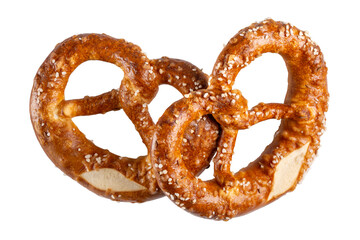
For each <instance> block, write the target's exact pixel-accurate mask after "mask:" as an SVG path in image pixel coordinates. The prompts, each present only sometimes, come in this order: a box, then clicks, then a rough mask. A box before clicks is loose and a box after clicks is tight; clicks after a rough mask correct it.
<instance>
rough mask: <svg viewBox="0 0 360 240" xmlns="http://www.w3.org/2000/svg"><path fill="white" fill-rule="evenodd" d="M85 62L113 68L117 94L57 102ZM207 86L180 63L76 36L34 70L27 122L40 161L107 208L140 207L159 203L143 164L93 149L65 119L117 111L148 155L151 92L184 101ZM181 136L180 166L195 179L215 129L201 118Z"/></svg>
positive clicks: (144, 159)
mask: <svg viewBox="0 0 360 240" xmlns="http://www.w3.org/2000/svg"><path fill="white" fill-rule="evenodd" d="M88 60H102V61H105V62H109V63H113V64H115V65H116V66H118V67H120V68H121V69H122V70H123V72H124V79H123V81H122V84H121V88H120V90H115V89H114V90H112V91H110V92H107V93H104V94H101V95H98V96H92V97H84V98H83V99H73V100H65V99H64V90H65V87H66V84H67V81H68V78H69V76H70V74H71V73H72V72H73V71H74V70H75V68H76V67H77V66H79V65H80V64H81V63H83V62H85V61H88ZM207 81H208V76H207V75H206V74H204V73H202V71H201V70H200V69H198V68H197V67H195V66H194V65H192V64H190V63H188V62H185V61H182V60H177V59H170V58H165V57H164V58H161V59H156V60H149V59H148V58H147V57H146V56H145V54H144V53H142V52H141V49H140V48H139V47H138V46H136V45H134V44H131V43H128V42H126V41H125V40H119V39H115V38H112V37H110V36H107V35H98V34H82V35H77V36H73V37H71V38H69V39H67V40H65V41H64V42H62V43H60V44H58V45H57V46H56V47H55V49H54V50H53V52H52V53H50V55H49V56H48V57H47V59H46V60H45V61H44V63H43V64H42V65H41V67H40V69H39V70H38V73H37V74H36V77H35V80H34V86H33V89H32V93H31V101H30V114H31V121H32V124H33V127H34V130H35V133H36V136H37V138H38V140H39V142H40V144H41V146H42V148H43V149H44V151H45V153H46V154H47V155H48V157H49V158H50V159H51V160H52V161H53V163H54V164H55V165H56V166H57V167H58V168H60V169H61V170H62V171H63V172H64V173H66V174H67V175H68V176H70V177H71V178H73V179H74V180H76V181H78V182H79V183H80V184H82V185H83V186H85V187H86V188H88V189H89V190H91V191H93V192H95V193H97V194H99V195H101V196H104V197H107V198H110V199H112V200H116V201H131V202H143V201H146V200H151V199H154V198H157V197H160V196H162V192H161V191H159V188H158V186H157V183H156V179H155V176H154V172H153V168H152V165H151V161H150V158H149V157H148V156H140V157H138V158H136V159H132V158H127V157H119V156H117V155H116V154H113V153H111V152H110V151H108V150H106V149H102V148H100V147H98V146H96V145H95V144H94V143H93V142H92V141H90V140H88V139H87V138H86V137H85V135H84V134H83V133H82V132H81V131H80V130H79V129H78V127H77V126H76V125H75V124H74V123H73V121H72V120H71V118H72V117H76V116H89V115H94V114H98V113H106V112H108V111H112V110H120V109H123V110H124V111H125V113H126V114H127V115H128V116H129V118H130V119H131V121H132V122H133V123H134V125H135V127H136V129H137V131H138V132H139V133H140V136H141V138H142V140H143V142H144V143H145V145H146V147H147V149H148V150H149V149H150V143H151V136H152V134H153V131H154V127H155V124H154V122H153V121H152V119H151V116H150V114H149V112H148V107H147V106H148V104H149V103H150V102H151V101H152V99H153V98H154V97H155V95H156V93H157V91H158V87H159V85H160V84H170V85H171V86H174V87H175V88H176V89H177V90H179V91H180V92H181V93H182V94H187V93H189V92H190V91H193V90H197V89H201V88H206V87H207ZM186 131H187V132H186V133H185V135H189V141H188V142H186V143H185V142H184V143H183V144H182V147H183V151H182V154H183V155H184V161H185V162H186V165H187V167H188V168H189V169H191V170H190V171H192V172H193V173H194V174H199V173H200V172H201V171H202V170H203V169H204V168H206V167H208V165H209V161H210V159H211V158H212V156H213V154H214V152H215V150H216V143H215V142H216V139H217V137H218V125H217V123H216V122H215V121H214V120H213V119H212V118H211V117H205V118H203V119H202V120H201V121H198V122H193V123H191V124H190V125H189V127H188V129H187V130H186ZM193 133H195V135H193ZM190 136H191V137H190ZM198 136H201V137H198ZM204 136H205V137H204ZM199 153H201V154H199Z"/></svg>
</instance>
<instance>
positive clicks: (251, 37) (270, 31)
mask: <svg viewBox="0 0 360 240" xmlns="http://www.w3.org/2000/svg"><path fill="white" fill-rule="evenodd" d="M267 52H272V53H278V54H280V55H281V56H282V57H283V59H284V60H285V62H286V65H287V69H288V72H289V77H288V90H287V94H286V98H285V101H284V103H283V104H280V103H259V104H258V105H256V106H254V107H253V108H251V109H248V106H247V101H246V98H245V97H244V96H242V94H241V92H240V91H238V90H232V89H231V88H232V85H233V83H234V81H235V78H236V76H237V74H238V72H239V71H240V70H241V69H242V68H244V67H245V66H247V65H248V64H249V63H250V62H251V61H253V60H254V59H255V58H256V57H259V56H261V54H263V53H267ZM326 74H327V68H326V66H325V62H324V59H323V55H322V53H321V51H320V48H319V47H318V46H317V45H316V44H315V43H314V42H313V41H312V40H311V39H310V38H309V37H308V36H307V34H306V33H304V32H303V31H301V30H299V29H297V28H296V27H293V26H292V25H290V24H285V23H282V22H275V21H273V20H270V19H269V20H265V21H263V22H261V23H254V24H252V25H251V26H250V27H247V28H245V29H243V30H241V31H240V32H239V33H237V34H236V35H235V36H234V37H233V38H232V39H231V40H230V41H229V43H228V44H227V45H226V46H225V48H224V49H223V51H222V52H221V53H220V55H219V57H218V59H217V61H216V63H215V66H214V68H213V72H212V75H211V76H210V85H209V87H208V88H207V89H206V90H199V91H196V92H194V93H191V94H189V95H185V98H183V99H181V100H180V101H178V102H176V103H174V104H173V105H171V107H170V108H169V109H168V110H167V111H166V112H165V113H164V115H163V116H162V117H161V118H160V119H159V121H158V124H157V130H156V132H155V134H154V137H153V144H152V146H153V148H152V151H151V159H152V161H153V164H154V165H155V166H161V168H160V167H157V168H155V170H156V178H157V180H158V183H159V186H160V187H161V189H162V190H163V191H164V192H165V194H166V195H167V196H168V197H169V198H170V199H171V200H172V201H173V202H174V203H175V204H176V205H178V206H179V207H181V208H183V209H186V210H188V211H190V212H192V213H194V214H197V215H200V216H202V217H208V218H214V219H220V220H228V219H230V218H232V217H235V216H239V215H242V214H245V213H248V212H250V211H252V210H254V209H256V208H259V207H261V206H264V205H266V204H268V203H269V202H271V201H273V200H275V199H277V198H279V197H280V196H282V195H284V194H285V193H286V192H288V191H292V190H294V189H295V187H296V185H297V183H298V182H299V181H300V180H301V178H302V177H303V174H304V172H305V171H306V170H307V169H308V168H309V166H310V164H311V162H312V160H313V158H314V156H315V154H316V152H317V150H318V148H319V144H320V135H322V133H323V130H324V124H325V116H324V112H326V111H327V102H328V96H329V95H328V91H327V81H326ZM174 113H180V114H178V115H176V114H174ZM207 114H212V115H213V116H214V118H215V119H216V120H217V121H218V122H219V124H220V125H221V129H222V131H221V136H220V139H219V141H218V145H217V152H216V155H215V156H214V159H213V161H214V176H215V178H214V179H212V180H209V181H202V180H201V179H199V178H197V177H196V176H194V175H193V174H192V173H191V171H189V169H188V168H187V167H186V166H185V163H184V159H183V157H182V155H181V143H182V136H183V134H184V133H185V129H186V127H187V126H188V124H189V123H190V122H192V121H194V120H196V119H199V118H201V117H202V116H206V115H207ZM268 119H281V124H280V127H279V130H278V131H277V132H276V134H275V137H274V140H273V141H272V143H270V144H269V145H268V146H267V147H266V149H265V150H264V152H263V153H262V154H261V155H260V156H259V157H258V158H257V159H256V160H255V161H253V162H251V163H250V164H249V165H248V166H247V167H245V168H243V169H241V170H239V171H238V172H236V173H232V172H231V170H230V166H231V160H232V154H233V149H234V145H235V141H236V136H237V132H238V130H242V129H247V128H249V127H250V126H252V125H255V124H257V123H259V122H261V121H265V120H268ZM169 136H173V137H171V138H170V137H169ZM164 172H166V173H164Z"/></svg>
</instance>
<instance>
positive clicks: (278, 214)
mask: <svg viewBox="0 0 360 240" xmlns="http://www.w3.org/2000/svg"><path fill="white" fill-rule="evenodd" d="M355 3H356V1H345V0H343V1H323V2H321V1H275V0H272V1H245V2H242V1H233V2H231V1H204V2H196V1H163V2H158V1H146V2H145V1H144V2H137V1H124V2H122V1H112V2H110V1H105V0H103V1H83V2H82V1H57V2H54V1H11V2H10V1H3V2H2V3H1V4H0V31H1V32H0V34H1V38H0V56H1V57H0V66H1V67H0V69H1V83H0V84H1V85H0V86H1V90H2V91H1V94H0V104H1V113H0V114H1V118H0V119H1V120H0V121H1V124H0V127H1V140H2V144H1V155H0V162H1V165H0V184H1V185H0V187H1V197H0V203H1V204H0V239H75V238H77V239H105V238H106V239H120V238H131V239H140V238H156V239H199V238H201V239H215V238H220V237H221V239H232V238H235V239H264V238H267V239H315V237H321V238H322V239H325V237H333V238H340V237H341V239H359V238H360V236H359V235H360V234H359V231H358V228H359V217H358V216H359V214H360V207H359V202H360V197H359V177H358V175H359V169H360V163H359V162H360V157H359V153H358V149H359V137H358V136H359V133H360V129H359V124H358V121H359V117H360V114H359V110H358V107H357V106H358V91H359V90H358V89H359V87H360V84H359V80H360V77H359V75H358V72H359V71H358V70H359V56H360V50H359V41H360V40H359V39H360V33H359V20H358V9H359V8H358V6H356V5H355ZM267 17H271V18H273V19H275V20H282V21H286V22H290V23H292V24H293V25H295V26H297V27H298V28H300V29H302V30H307V31H309V34H310V36H311V37H312V39H313V40H314V41H315V42H316V43H317V44H318V45H319V46H320V47H321V50H322V51H323V53H324V56H325V60H326V62H327V66H328V68H329V72H328V85H329V92H330V108H329V112H328V113H327V119H328V121H327V131H326V132H325V134H324V135H323V137H322V139H321V141H322V146H321V148H320V150H319V154H318V157H317V158H316V160H315V162H314V164H313V165H312V167H311V169H310V171H309V173H308V174H307V176H306V177H305V179H304V181H303V183H302V184H300V185H299V186H298V188H297V189H296V190H295V191H294V192H292V193H289V194H287V195H286V196H285V197H283V198H281V199H279V200H278V201H276V202H274V203H272V204H270V205H268V206H266V207H264V208H262V209H260V210H257V211H255V212H253V213H250V214H248V215H245V216H242V217H238V218H235V219H232V220H230V221H228V222H216V221H213V220H206V219H202V218H199V217H195V216H193V215H191V214H189V213H187V212H184V211H183V210H181V209H180V208H178V207H176V206H175V205H174V204H173V203H172V202H171V201H169V200H168V199H167V198H162V199H159V200H155V201H150V202H146V203H143V204H131V203H116V202H112V201H110V200H108V199H105V198H102V197H99V196H97V195H95V194H93V193H92V192H90V191H88V190H87V189H85V188H83V187H82V186H80V185H79V184H77V183H76V182H75V181H73V180H71V179H70V178H68V177H65V176H64V175H63V173H62V172H61V171H60V170H59V169H57V168H56V167H54V165H53V163H52V162H51V161H50V160H49V159H48V158H47V157H46V155H45V153H44V152H43V151H42V149H41V147H40V145H39V143H38V141H37V140H36V137H35V134H34V132H33V129H32V126H31V122H30V117H29V110H28V104H29V97H30V91H31V87H32V82H33V78H34V76H35V74H36V72H37V69H38V68H39V66H40V65H41V63H42V62H43V61H44V60H45V58H46V57H47V55H48V54H49V53H50V52H51V51H52V49H53V48H54V47H55V44H56V43H58V42H61V41H63V40H64V39H66V38H68V37H70V36H72V35H74V34H79V33H91V32H94V33H106V34H108V35H110V36H113V37H116V38H125V39H126V40H127V41H130V42H133V43H135V44H137V45H139V46H140V47H141V48H142V49H143V51H144V52H145V53H146V54H147V56H148V57H149V58H150V59H151V58H159V57H161V56H169V57H174V58H180V59H185V60H187V61H190V62H192V63H193V64H195V65H197V66H198V67H200V68H203V71H204V72H206V73H208V74H210V72H211V69H212V67H213V64H214V62H215V60H216V58H217V56H218V54H219V53H220V51H221V49H222V48H223V44H226V43H227V41H228V40H229V39H230V38H231V37H232V36H233V35H234V34H236V33H237V32H238V31H239V30H240V29H241V28H244V27H246V26H248V25H250V24H251V23H252V22H255V21H262V20H264V19H265V18H267ZM121 77H122V72H121V70H120V69H119V68H117V67H115V66H113V65H110V64H106V63H102V62H87V63H84V64H83V65H81V66H80V67H79V68H78V69H76V70H75V72H74V73H73V75H72V76H71V78H70V81H69V84H68V88H67V90H66V98H67V99H71V98H80V97H83V96H84V95H97V94H100V93H102V92H105V91H109V90H111V89H112V88H117V87H118V86H119V85H120V80H121ZM286 79H287V72H286V68H285V65H284V62H283V61H282V59H281V57H279V56H276V55H272V54H265V55H263V56H262V57H261V58H259V59H256V60H255V61H254V62H253V63H252V64H250V65H249V66H248V67H247V68H246V69H244V70H242V71H241V72H240V74H239V76H238V78H237V82H236V84H235V87H236V88H238V89H240V90H241V91H242V92H243V94H244V96H245V97H246V98H247V99H248V100H249V107H251V106H253V105H254V104H256V103H258V102H261V101H264V102H271V101H273V102H282V100H283V98H284V96H285V91H286V88H287V83H286ZM180 97H181V95H180V94H179V93H178V92H176V90H174V89H173V88H171V87H167V86H162V87H160V91H159V95H158V96H157V97H156V98H155V100H154V102H153V103H152V104H151V105H150V111H151V114H152V115H153V117H154V120H156V119H157V118H158V117H160V116H161V114H162V112H163V111H164V110H165V109H166V107H168V106H169V105H170V104H171V103H172V102H173V101H175V100H177V99H179V98H180ZM74 121H75V123H76V124H78V126H79V128H80V129H81V130H83V132H84V133H85V134H86V135H87V137H88V138H89V139H93V140H94V142H95V143H96V144H98V145H99V146H101V147H103V148H108V149H109V150H111V151H113V152H114V153H117V154H120V155H123V156H131V157H135V156H138V155H139V154H146V150H145V147H144V146H143V144H142V143H141V140H140V137H139V136H138V134H137V133H136V131H135V130H134V128H133V127H132V125H131V123H130V121H129V120H128V119H127V118H126V116H125V114H124V113H123V112H122V111H119V112H111V113H108V114H105V115H98V116H91V117H79V118H75V119H74ZM278 124H279V122H277V121H275V120H274V121H268V122H265V123H261V124H258V125H256V126H254V127H253V128H251V129H249V130H245V131H242V132H240V133H239V138H238V141H237V145H236V149H235V156H234V158H233V159H234V160H233V169H234V171H236V170H238V169H239V168H241V167H242V166H245V165H247V163H248V162H250V161H252V160H253V159H255V158H256V157H257V156H258V155H259V154H260V153H261V151H262V150H263V149H264V147H265V146H266V145H267V144H268V143H270V141H271V139H272V135H273V133H274V132H275V130H276V128H277V126H278ZM211 175H212V170H211V168H210V169H209V170H208V171H207V172H205V175H204V176H203V178H204V179H208V178H211Z"/></svg>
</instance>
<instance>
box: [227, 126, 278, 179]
mask: <svg viewBox="0 0 360 240" xmlns="http://www.w3.org/2000/svg"><path fill="white" fill-rule="evenodd" d="M280 123H281V121H278V120H274V119H271V120H267V121H263V122H260V123H258V124H256V125H254V126H252V127H250V128H249V129H246V130H241V131H239V132H238V135H237V137H236V143H235V148H234V154H233V156H232V162H231V167H230V169H231V171H232V172H234V173H235V172H237V171H239V170H240V169H242V168H244V167H246V166H247V165H248V164H249V163H250V162H252V161H254V160H256V159H257V158H258V157H259V156H260V155H261V153H262V152H263V151H264V150H265V148H266V147H267V145H269V144H270V143H271V142H272V141H273V139H274V135H275V133H276V131H277V130H278V129H279V126H280Z"/></svg>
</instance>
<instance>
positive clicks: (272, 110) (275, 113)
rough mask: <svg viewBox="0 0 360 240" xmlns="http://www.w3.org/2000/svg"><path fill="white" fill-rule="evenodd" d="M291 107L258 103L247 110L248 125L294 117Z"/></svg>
mask: <svg viewBox="0 0 360 240" xmlns="http://www.w3.org/2000/svg"><path fill="white" fill-rule="evenodd" d="M295 113H296V112H295V110H294V108H293V107H292V106H289V105H286V104H280V103H259V104H258V105H256V106H255V107H253V108H252V109H250V110H249V124H250V126H252V125H255V124H257V123H259V122H262V121H265V120H268V119H278V120H279V119H283V118H293V117H295Z"/></svg>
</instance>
